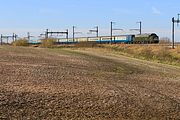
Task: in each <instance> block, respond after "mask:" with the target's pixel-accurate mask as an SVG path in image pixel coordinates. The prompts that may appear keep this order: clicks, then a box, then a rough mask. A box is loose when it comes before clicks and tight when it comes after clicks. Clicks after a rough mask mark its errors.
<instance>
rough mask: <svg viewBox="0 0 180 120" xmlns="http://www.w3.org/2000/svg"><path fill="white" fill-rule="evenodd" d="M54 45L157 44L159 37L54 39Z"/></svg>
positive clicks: (128, 36)
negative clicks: (91, 43)
mask: <svg viewBox="0 0 180 120" xmlns="http://www.w3.org/2000/svg"><path fill="white" fill-rule="evenodd" d="M55 39H56V44H78V43H80V42H94V43H98V44H101V43H102V44H109V43H112V44H116V43H117V44H118V43H120V44H122V43H123V44H157V43H159V36H158V35H157V34H155V33H150V34H141V35H133V34H132V35H117V36H112V37H111V36H99V37H77V38H74V39H73V38H68V39H67V38H55ZM36 43H37V44H40V43H41V41H39V42H32V43H30V44H36Z"/></svg>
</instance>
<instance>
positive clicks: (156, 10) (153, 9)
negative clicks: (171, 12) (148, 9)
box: [152, 6, 162, 15]
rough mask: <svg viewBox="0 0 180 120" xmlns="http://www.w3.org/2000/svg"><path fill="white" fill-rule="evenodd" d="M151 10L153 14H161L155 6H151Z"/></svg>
mask: <svg viewBox="0 0 180 120" xmlns="http://www.w3.org/2000/svg"><path fill="white" fill-rule="evenodd" d="M152 12H153V14H156V15H161V14H162V12H161V11H160V10H159V9H157V8H156V7H154V6H153V7H152Z"/></svg>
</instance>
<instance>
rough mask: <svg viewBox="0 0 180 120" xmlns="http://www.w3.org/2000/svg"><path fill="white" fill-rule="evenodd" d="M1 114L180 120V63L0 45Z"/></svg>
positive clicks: (53, 119) (37, 119)
mask: <svg viewBox="0 0 180 120" xmlns="http://www.w3.org/2000/svg"><path fill="white" fill-rule="evenodd" d="M0 119H4V120H14V119H18V120H21V119H23V120H42V119H46V120H61V119H62V120H65V119H67V120H69V119H75V120H77V119H79V120H82V119H100V120H102V119H107V120H109V119H113V120H114V119H117V120H121V119H122V120H123V119H127V120H131V119H137V120H149V119H153V120H161V119H162V120H164V119H174V120H180V68H177V67H172V66H166V65H161V64H154V63H150V62H145V61H141V60H135V59H131V58H127V57H124V56H114V55H111V54H110V53H108V54H107V53H103V52H100V51H99V52H96V51H94V50H93V51H92V52H91V51H90V52H87V51H86V52H82V51H79V50H78V51H75V52H74V51H72V50H49V49H39V48H13V47H0Z"/></svg>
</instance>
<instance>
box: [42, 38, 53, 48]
mask: <svg viewBox="0 0 180 120" xmlns="http://www.w3.org/2000/svg"><path fill="white" fill-rule="evenodd" d="M55 43H56V39H53V38H49V39H43V40H41V47H45V48H53V47H54V45H55Z"/></svg>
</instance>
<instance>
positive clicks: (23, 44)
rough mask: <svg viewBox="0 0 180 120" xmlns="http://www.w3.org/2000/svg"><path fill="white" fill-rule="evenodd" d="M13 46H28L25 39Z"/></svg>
mask: <svg viewBox="0 0 180 120" xmlns="http://www.w3.org/2000/svg"><path fill="white" fill-rule="evenodd" d="M12 45H13V46H28V45H29V44H28V40H26V39H19V40H16V41H14V42H13V43H12Z"/></svg>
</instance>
